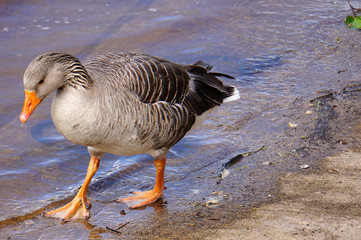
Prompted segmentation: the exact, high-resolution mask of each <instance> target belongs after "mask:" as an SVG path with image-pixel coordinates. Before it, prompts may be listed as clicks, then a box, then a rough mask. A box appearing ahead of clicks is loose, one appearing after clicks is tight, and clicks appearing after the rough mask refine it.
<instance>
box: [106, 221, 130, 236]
mask: <svg viewBox="0 0 361 240" xmlns="http://www.w3.org/2000/svg"><path fill="white" fill-rule="evenodd" d="M129 223H130V222H126V223H123V224H121V225H120V226H119V227H117V228H116V229H114V228H111V227H108V226H106V227H105V229H107V230H109V231H111V232H113V233H117V234H122V232H120V231H119V229H121V228H123V227H125V226H126V225H128V224H129Z"/></svg>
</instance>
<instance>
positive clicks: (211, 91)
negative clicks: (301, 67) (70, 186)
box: [20, 53, 239, 220]
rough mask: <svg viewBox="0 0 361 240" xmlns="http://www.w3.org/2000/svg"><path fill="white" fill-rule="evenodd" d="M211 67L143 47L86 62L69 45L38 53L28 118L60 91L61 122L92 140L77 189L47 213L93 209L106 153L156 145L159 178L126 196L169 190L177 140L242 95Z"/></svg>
mask: <svg viewBox="0 0 361 240" xmlns="http://www.w3.org/2000/svg"><path fill="white" fill-rule="evenodd" d="M211 68H212V67H211V66H210V65H208V64H205V63H204V62H201V61H199V62H196V63H195V64H192V65H181V64H177V63H173V62H170V61H168V60H166V59H163V58H159V57H154V56H150V55H146V54H136V53H109V54H104V55H99V56H97V57H95V58H93V59H91V60H90V61H88V62H86V63H85V64H84V65H83V64H81V63H80V61H79V60H78V59H77V58H75V57H73V56H71V55H69V54H66V53H45V54H42V55H40V56H38V57H37V58H35V59H34V60H33V61H32V62H31V63H30V64H29V66H28V68H27V69H26V71H25V74H24V89H25V93H26V97H25V101H24V107H23V111H22V113H21V115H20V120H21V122H23V123H24V122H25V121H27V119H28V118H29V116H30V114H31V113H32V112H33V111H34V110H35V108H36V107H37V105H38V104H39V103H40V102H41V101H42V100H43V99H44V98H45V97H46V96H47V95H48V94H50V93H51V92H53V91H56V94H55V97H54V99H53V103H52V107H51V116H52V120H53V122H54V124H55V126H56V128H57V129H58V130H59V132H60V133H61V134H62V135H64V136H65V138H67V139H68V140H69V141H71V142H73V143H74V144H79V145H84V146H87V147H88V150H89V153H90V155H91V160H90V164H89V168H88V173H87V176H86V179H85V182H84V184H83V186H82V188H81V190H80V191H79V193H78V194H77V196H76V197H75V198H74V200H73V201H72V202H71V203H69V204H68V205H66V206H64V207H62V208H60V209H57V210H54V211H51V212H48V213H47V215H49V216H52V217H59V218H62V219H64V220H70V219H76V218H80V217H88V216H89V213H88V211H87V208H88V207H89V205H90V203H89V201H88V200H87V198H86V190H87V187H88V185H89V183H90V180H91V178H92V176H93V175H94V174H95V171H96V170H97V169H98V166H99V161H100V159H101V157H102V156H103V154H104V153H112V154H117V155H135V154H142V153H148V154H150V155H151V156H153V157H154V159H155V161H154V164H155V166H156V168H157V179H156V184H155V187H154V189H153V190H152V191H149V192H151V193H149V192H146V193H144V194H138V195H137V196H135V197H130V198H123V199H121V200H120V201H123V202H126V203H127V204H128V205H129V206H130V207H133V208H134V207H140V206H144V205H146V204H149V203H151V202H154V201H156V200H157V199H158V198H159V197H161V195H162V193H163V189H164V184H163V177H164V168H165V156H166V154H167V152H168V150H169V148H170V147H172V146H173V145H174V144H176V143H177V142H178V141H179V140H180V139H182V138H183V137H184V135H185V134H186V133H187V132H188V131H189V130H190V129H192V128H193V127H194V126H195V125H196V124H197V123H198V122H200V121H201V120H203V119H204V118H205V116H206V115H207V113H208V112H209V111H210V110H212V109H213V108H214V107H216V106H219V105H221V104H222V103H223V102H225V101H231V100H236V99H238V98H239V93H238V90H237V89H236V88H235V87H233V86H224V85H223V83H222V82H221V81H220V80H219V79H218V78H217V76H225V77H230V76H228V75H225V74H221V73H212V72H210V70H211ZM230 78H232V77H230ZM155 192H156V194H155ZM154 195H155V196H154ZM79 206H80V207H79Z"/></svg>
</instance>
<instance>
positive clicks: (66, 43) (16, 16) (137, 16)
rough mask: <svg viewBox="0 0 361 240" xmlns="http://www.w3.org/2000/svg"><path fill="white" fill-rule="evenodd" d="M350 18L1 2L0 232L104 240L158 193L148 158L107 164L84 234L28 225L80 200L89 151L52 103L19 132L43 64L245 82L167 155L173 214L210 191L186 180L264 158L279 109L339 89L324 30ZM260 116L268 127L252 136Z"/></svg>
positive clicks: (324, 9) (247, 7) (190, 7)
mask: <svg viewBox="0 0 361 240" xmlns="http://www.w3.org/2000/svg"><path fill="white" fill-rule="evenodd" d="M348 11H349V9H348V5H347V4H346V1H302V5H300V4H299V1H295V0H291V1H283V0H276V1H274V0H264V1H260V0H259V1H253V0H241V1H237V0H224V1H219V0H204V1H203V0H200V1H184V0H180V1H170V0H155V1H151V0H149V1H148V0H140V1H133V0H132V1H130V0H127V1H111V0H110V1H92V2H89V1H50V0H49V1H46V0H45V1H36V0H30V1H2V2H1V3H0V13H1V14H0V43H1V44H0V55H1V58H0V81H1V88H0V99H1V101H0V116H1V117H0V131H1V134H0V165H1V167H0V186H1V188H0V198H1V200H0V222H1V223H3V224H5V223H6V221H7V220H9V219H14V217H20V218H16V219H17V220H16V221H15V220H14V221H15V222H14V224H13V225H12V224H7V225H6V226H7V228H3V229H2V230H1V231H2V233H0V236H1V234H3V235H4V237H6V238H7V237H15V238H16V239H21V238H27V237H29V236H30V238H31V236H39V233H40V236H39V237H38V238H40V239H52V238H54V237H55V238H62V237H64V236H68V237H69V238H70V239H81V238H84V239H87V238H88V237H94V238H96V237H99V238H101V237H102V236H105V237H106V236H108V235H107V234H110V233H107V232H102V231H98V232H94V226H97V225H101V224H103V225H104V224H105V223H107V222H109V223H110V224H111V223H113V222H116V221H118V220H119V219H118V215H119V214H118V215H116V216H115V215H114V214H113V213H114V209H121V207H120V206H119V204H116V203H114V200H115V199H117V198H119V197H120V196H124V195H126V194H128V193H129V192H130V191H133V190H144V189H149V188H151V187H152V185H153V182H154V177H155V170H154V168H153V165H152V159H151V158H150V157H149V156H147V155H140V156H127V157H122V156H114V155H110V154H107V155H105V156H104V158H103V160H102V162H101V166H100V169H99V171H98V172H97V174H96V175H95V177H94V183H93V184H92V185H91V187H90V190H89V198H90V200H91V201H92V202H93V207H92V209H91V214H92V216H91V219H90V220H89V221H88V222H87V223H77V224H74V225H70V224H66V225H59V224H58V222H56V221H54V220H51V219H50V220H49V219H46V218H41V221H35V220H31V219H32V218H28V217H26V216H38V215H39V214H40V213H41V212H42V211H43V210H44V208H45V207H48V206H49V204H50V206H51V208H53V207H54V206H53V205H51V204H54V202H57V201H63V200H64V198H66V197H68V196H70V195H72V194H74V193H75V191H76V190H77V188H78V187H79V186H80V185H81V184H82V182H83V179H84V176H85V173H86V169H87V165H88V161H89V154H88V152H87V150H86V148H85V147H83V146H75V145H73V144H72V143H70V142H68V141H67V140H66V139H65V138H64V137H62V136H61V135H60V134H59V133H58V132H57V130H56V129H55V127H54V125H53V124H52V121H51V118H50V105H51V98H52V97H51V96H49V97H48V98H47V99H46V100H45V101H43V103H42V104H41V106H39V107H38V108H37V110H36V112H35V113H34V114H33V115H32V116H31V118H30V119H29V121H28V122H27V123H26V124H25V125H23V126H22V125H21V124H20V122H19V120H18V117H19V113H20V111H21V108H22V103H23V99H24V96H23V95H24V93H23V85H22V75H23V72H24V70H25V68H26V66H27V64H28V63H29V62H30V61H31V60H32V59H33V58H34V57H36V56H37V55H39V54H41V53H44V52H48V51H64V52H68V53H71V54H73V55H75V56H77V57H78V58H80V59H81V60H84V59H87V58H90V57H92V56H94V55H96V54H100V53H106V52H117V51H134V52H145V53H149V54H153V55H157V56H162V57H165V58H167V59H169V60H172V61H175V62H179V63H184V64H186V63H192V62H195V61H197V60H200V59H201V60H203V61H205V62H208V63H210V64H212V65H214V70H215V71H218V72H224V73H227V74H230V75H233V76H235V77H236V78H237V80H234V81H233V80H229V79H225V82H226V83H228V84H233V85H235V86H237V87H238V89H239V90H240V92H241V100H239V101H236V102H231V103H228V104H225V105H224V106H222V107H221V108H218V109H217V110H215V111H214V112H213V113H212V114H211V115H210V117H209V118H208V119H207V120H206V121H205V122H204V123H203V124H202V125H201V126H199V128H198V129H196V130H194V131H192V132H191V133H189V134H188V135H187V136H186V137H185V138H184V139H183V140H182V141H181V142H179V143H178V144H177V145H176V146H174V147H173V148H172V150H171V151H170V153H169V154H168V163H167V164H168V165H167V170H166V182H167V186H168V189H167V192H166V197H165V200H166V201H167V202H168V209H170V208H172V205H171V204H177V199H183V198H184V199H188V201H191V200H194V201H196V200H197V199H198V197H197V195H199V193H202V192H204V191H207V190H205V189H201V187H199V186H198V185H197V182H194V181H193V180H190V179H188V176H189V175H190V174H192V173H194V172H197V171H198V170H201V169H202V168H204V167H205V166H208V165H211V164H216V163H217V161H219V160H220V159H223V158H224V157H225V156H227V155H229V154H231V153H232V152H236V151H238V150H240V149H249V148H254V147H255V146H260V145H261V144H262V137H265V136H264V135H266V137H267V136H268V137H271V136H272V135H273V134H277V132H278V131H279V129H278V127H277V124H276V122H277V117H276V116H277V115H276V113H275V112H273V110H272V109H273V108H274V107H275V106H280V105H282V104H286V103H289V102H290V101H292V100H293V99H295V98H296V97H297V96H298V95H302V94H305V93H307V92H314V91H317V90H323V89H324V88H326V87H327V88H332V87H337V86H338V85H339V84H341V82H332V83H331V82H328V81H327V79H328V77H329V75H330V74H334V71H336V70H334V69H333V68H332V66H324V65H323V64H322V59H323V58H329V53H330V51H331V50H332V48H334V47H335V46H336V45H337V40H336V37H337V36H335V34H334V32H333V31H335V30H334V29H332V28H328V27H327V23H330V22H331V23H332V22H333V23H335V22H340V24H339V27H343V26H342V24H343V23H342V20H343V18H344V16H345V15H346V14H348ZM330 38H332V39H334V40H333V41H329V39H330ZM330 42H331V44H330ZM310 56H311V57H310ZM315 62H316V63H317V64H315ZM325 68H326V69H327V68H329V69H330V71H324V69H325ZM321 69H322V71H321ZM332 71H333V72H332ZM301 72H302V73H303V74H302V76H303V77H302V78H299V76H300V73H301ZM305 72H306V74H305ZM316 75H317V77H316ZM259 116H261V117H262V119H264V120H262V121H264V122H263V123H262V124H257V125H254V124H253V123H252V121H253V119H255V118H257V117H259ZM258 121H260V120H258ZM270 126H271V127H270ZM208 174H209V173H208ZM202 177H207V178H208V177H211V176H202ZM187 179H188V180H187ZM200 196H201V195H200ZM199 198H201V197H199ZM122 207H123V208H124V206H122ZM174 207H176V206H174ZM152 209H153V208H146V209H144V210H139V211H135V212H132V214H133V215H131V216H129V218H130V219H131V220H133V221H135V220H136V219H137V218H140V217H141V218H143V220H144V219H149V221H151V219H152V217H153V216H154V215H155V216H157V217H158V218H159V217H160V218H161V217H162V216H161V215H162V214H165V213H164V212H163V211H164V210H157V209H156V207H154V210H152ZM128 215H129V214H128ZM24 216H25V217H24ZM139 216H140V217H139ZM22 217H23V218H22ZM26 219H28V220H26ZM29 219H30V220H29ZM23 220H24V221H23ZM34 221H35V222H34ZM44 229H46V230H44Z"/></svg>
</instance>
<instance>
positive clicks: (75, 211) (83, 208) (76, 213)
mask: <svg viewBox="0 0 361 240" xmlns="http://www.w3.org/2000/svg"><path fill="white" fill-rule="evenodd" d="M99 162H100V159H98V158H96V157H93V156H92V157H91V158H90V162H89V166H88V171H87V173H86V177H85V180H84V183H83V185H82V186H81V188H80V190H79V192H78V193H77V194H76V196H75V197H74V199H73V200H72V201H71V202H70V203H68V204H66V205H65V206H63V207H61V208H58V209H56V210H53V211H50V212H46V213H45V216H47V217H55V218H61V219H62V220H63V221H70V220H75V219H78V218H88V217H89V211H88V208H89V207H90V202H89V200H88V198H87V197H86V192H87V190H88V187H89V184H90V181H91V179H92V177H93V176H94V174H95V172H96V171H97V170H98V167H99Z"/></svg>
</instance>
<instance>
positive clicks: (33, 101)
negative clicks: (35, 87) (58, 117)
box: [20, 90, 42, 123]
mask: <svg viewBox="0 0 361 240" xmlns="http://www.w3.org/2000/svg"><path fill="white" fill-rule="evenodd" d="M41 101H42V100H41V99H39V98H38V97H37V96H36V94H35V92H32V91H28V90H25V100H24V106H23V110H22V111H21V114H20V122H21V123H25V122H26V120H28V118H29V117H30V115H31V114H32V113H33V112H34V111H35V108H36V107H37V106H38V105H39V103H41Z"/></svg>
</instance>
